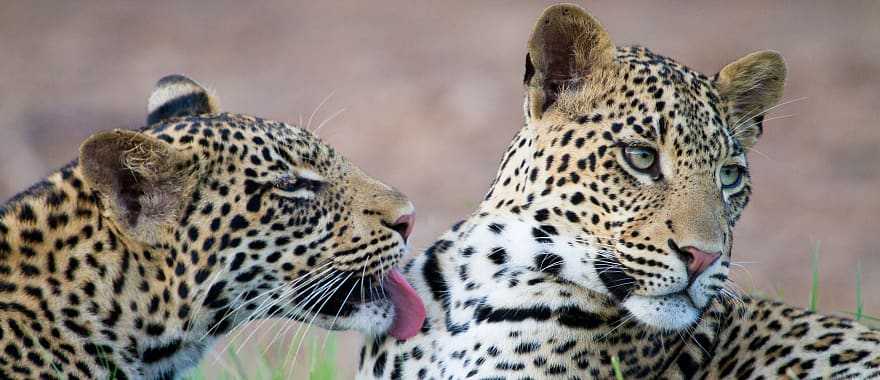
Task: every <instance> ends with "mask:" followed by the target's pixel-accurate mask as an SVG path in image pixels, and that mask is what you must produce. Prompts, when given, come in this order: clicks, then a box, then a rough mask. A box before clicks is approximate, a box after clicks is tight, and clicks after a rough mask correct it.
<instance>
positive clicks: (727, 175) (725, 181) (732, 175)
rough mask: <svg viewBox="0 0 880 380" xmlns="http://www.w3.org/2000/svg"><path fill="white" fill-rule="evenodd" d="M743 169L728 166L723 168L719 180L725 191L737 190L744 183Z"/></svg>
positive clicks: (736, 166) (737, 166)
mask: <svg viewBox="0 0 880 380" xmlns="http://www.w3.org/2000/svg"><path fill="white" fill-rule="evenodd" d="M742 176H743V168H742V167H741V166H739V165H726V166H724V167H722V168H721V172H720V173H719V174H718V179H719V181H720V182H721V188H722V189H724V190H731V189H735V188H736V187H737V186H739V184H740V183H741V182H742Z"/></svg>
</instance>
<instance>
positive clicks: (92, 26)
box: [0, 1, 880, 377]
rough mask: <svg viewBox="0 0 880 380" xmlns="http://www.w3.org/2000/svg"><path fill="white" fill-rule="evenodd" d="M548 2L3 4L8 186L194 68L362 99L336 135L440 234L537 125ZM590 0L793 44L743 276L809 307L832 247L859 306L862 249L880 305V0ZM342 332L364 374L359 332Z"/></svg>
mask: <svg viewBox="0 0 880 380" xmlns="http://www.w3.org/2000/svg"><path fill="white" fill-rule="evenodd" d="M546 5H547V3H543V2H479V3H477V2H442V3H441V2H436V3H428V2H424V3H414V2H409V1H399V2H386V1H381V2H379V1H370V2H339V3H337V2H323V3H321V2H314V1H300V2H294V1H260V2H240V1H212V2H201V3H196V2H193V3H182V2H181V3H177V2H175V3H160V2H129V3H126V4H117V3H110V2H101V3H98V2H94V3H83V2H54V1H16V2H13V1H2V2H0V49H2V50H0V52H2V57H0V198H2V199H5V198H8V197H9V196H11V195H13V194H14V193H15V192H16V191H17V190H19V189H23V188H24V187H26V186H28V185H29V184H31V183H32V182H34V181H36V180H37V179H39V178H40V177H42V176H44V175H45V174H47V173H48V172H49V171H50V170H52V169H53V168H56V167H58V166H60V165H62V164H64V163H65V162H67V161H69V160H70V159H71V158H73V157H74V156H75V154H76V151H77V147H78V145H79V143H80V142H81V141H82V140H83V139H84V138H85V137H86V136H88V135H89V134H90V133H92V132H94V131H97V130H102V129H110V128H116V127H131V128H134V127H138V126H141V124H142V123H143V120H144V117H145V107H146V99H147V95H148V94H149V91H150V88H151V86H152V85H153V83H154V82H155V81H156V80H157V79H158V78H159V77H161V76H163V75H165V74H169V73H184V74H187V75H190V76H192V77H193V78H195V79H196V80H199V81H201V82H202V83H203V84H205V85H207V86H209V87H210V88H212V89H213V90H215V91H216V94H217V95H218V96H219V98H220V100H221V105H222V107H223V108H224V109H225V110H229V111H236V112H243V113H249V114H255V115H259V116H263V117H267V118H272V119H278V120H282V121H288V122H292V123H299V120H300V118H302V120H304V121H305V120H308V119H309V116H310V115H311V114H312V113H313V111H315V109H316V107H317V106H318V104H319V103H320V102H321V100H322V99H324V98H326V97H328V96H330V95H331V94H332V96H330V97H329V100H328V101H327V102H326V104H324V106H323V108H321V109H320V110H319V111H317V112H316V114H315V116H314V118H313V121H312V126H313V127H314V126H316V125H318V124H320V123H321V122H322V121H324V120H326V119H327V118H329V117H331V116H333V115H334V114H336V113H337V112H339V111H340V110H344V111H343V112H342V113H341V114H339V115H338V117H335V118H334V119H333V120H331V121H329V122H327V123H326V125H324V126H323V128H322V129H321V130H320V131H319V134H320V135H321V136H322V137H323V138H324V139H326V140H327V141H328V142H329V143H331V144H333V145H335V146H337V147H338V148H339V149H340V150H341V151H342V152H344V153H345V154H346V155H348V156H349V157H350V158H351V159H353V160H354V161H355V162H356V163H358V164H359V165H360V166H361V167H363V168H365V169H366V170H367V171H368V172H370V173H372V174H373V175H375V176H377V177H379V178H381V179H383V180H384V181H386V182H387V183H390V184H393V185H395V186H397V187H399V188H400V189H402V190H403V191H404V192H406V193H407V194H409V195H410V196H411V198H412V199H413V200H414V202H415V204H416V206H417V208H418V210H419V211H418V213H419V220H418V223H417V229H416V230H417V231H416V234H415V246H416V247H424V246H425V245H426V244H427V243H428V242H429V241H430V240H431V239H432V238H433V237H435V236H437V235H438V234H439V233H441V232H442V231H443V230H444V229H445V228H446V227H447V226H448V225H449V224H451V223H452V222H453V221H455V220H457V218H460V217H463V216H465V215H466V214H468V213H469V212H470V211H471V210H473V209H474V207H475V206H476V205H477V203H478V201H479V200H480V198H481V197H482V195H483V193H484V191H485V190H486V189H487V187H488V184H489V182H490V180H491V179H492V177H493V174H494V172H495V169H496V165H497V164H498V161H499V158H500V156H501V153H502V151H503V150H504V149H505V147H506V145H507V142H508V140H509V139H510V138H511V137H512V136H513V134H514V133H515V131H516V130H517V129H518V128H519V127H520V125H521V122H522V117H521V88H520V81H521V78H522V71H523V67H522V65H523V57H524V54H525V53H524V46H525V41H526V38H527V37H528V33H529V31H530V28H531V26H532V23H533V21H534V19H535V18H536V17H537V16H538V14H539V13H540V12H541V10H542V9H543V8H544V7H545V6H546ZM584 5H585V6H586V7H587V8H588V9H589V10H590V11H591V12H592V13H593V14H594V15H595V16H596V17H598V18H599V19H600V20H601V21H602V22H603V23H604V25H605V26H606V28H607V29H608V31H609V32H610V34H611V36H612V37H613V38H614V39H615V41H616V42H617V43H618V44H631V43H639V44H642V45H645V46H648V47H650V48H652V49H653V50H654V51H656V52H659V53H662V54H665V55H669V56H672V57H675V58H677V59H679V60H680V61H681V62H683V63H685V64H688V65H689V66H691V67H693V68H696V69H698V70H700V71H702V72H704V73H707V74H714V73H715V72H716V71H717V70H718V69H720V68H721V67H723V65H724V64H726V63H728V62H730V61H733V60H734V59H736V58H738V57H740V56H743V55H745V54H747V53H749V52H751V51H754V50H759V49H774V50H778V51H780V52H782V54H783V55H784V56H785V57H786V59H787V61H788V64H789V70H790V71H789V73H790V74H789V81H788V85H787V89H786V95H785V99H786V100H793V99H799V98H806V99H805V100H801V101H797V102H794V103H792V104H789V105H785V106H783V107H780V108H779V109H778V110H776V111H774V112H772V113H771V114H770V115H769V116H768V120H769V119H773V118H774V117H780V118H779V119H776V120H769V121H768V122H767V123H766V124H765V131H766V132H765V135H764V137H763V140H762V141H761V142H760V143H759V144H758V146H757V149H758V150H760V152H761V153H759V154H753V155H752V156H751V160H752V173H753V175H754V183H755V195H754V197H753V200H752V203H751V206H750V207H749V209H748V210H747V211H746V213H745V216H744V218H743V220H742V221H741V222H740V224H739V227H738V229H737V233H736V239H737V240H736V241H737V243H736V245H735V250H734V257H735V259H736V260H737V261H740V262H743V263H744V264H743V265H745V268H747V270H748V271H744V270H736V272H737V276H736V278H737V279H738V281H739V283H740V284H741V285H742V287H743V288H745V289H759V290H760V291H762V292H764V293H765V294H771V295H774V296H777V295H782V297H783V298H784V299H785V300H787V301H788V302H790V303H794V304H798V305H802V306H805V305H806V304H807V302H808V298H809V297H808V294H809V284H810V279H811V274H810V256H811V251H812V250H813V249H815V248H816V247H817V245H820V248H819V250H820V256H819V257H820V259H819V266H820V277H819V279H820V285H821V293H820V297H819V302H820V309H822V310H825V311H852V310H854V309H855V304H856V302H855V286H856V284H855V283H856V280H855V277H856V276H855V273H856V267H857V263H859V262H861V267H862V272H863V276H862V277H863V279H862V283H863V288H864V304H865V309H866V311H867V312H868V313H875V314H878V313H880V292H877V291H876V290H877V289H880V248H878V237H880V236H878V235H880V234H878V232H880V227H878V225H880V223H878V214H880V195H878V194H877V191H878V190H880V116H878V115H880V111H878V106H880V102H878V99H880V86H878V84H880V83H878V79H877V78H880V2H876V1H864V2H858V1H846V2H811V1H806V2H805V1H797V2H794V1H792V2H765V1H737V2H713V3H711V4H704V3H686V2H644V3H635V2H633V3H630V2H627V3H621V2H613V3H612V2H603V3H592V2H591V3H586V4H584ZM788 115H792V116H788ZM270 334H271V332H270ZM341 342H342V347H340V353H339V355H340V357H344V358H345V359H344V360H343V361H341V362H340V363H341V364H340V366H341V370H342V373H343V375H344V376H342V377H348V374H349V372H348V371H350V368H351V366H352V365H353V364H354V363H355V359H354V357H353V355H354V354H355V353H356V351H357V344H356V343H352V342H356V339H355V338H353V336H352V335H348V336H345V338H344V339H342V340H341ZM319 343H320V342H319ZM249 344H250V346H251V347H244V348H243V349H242V352H247V351H248V350H252V351H257V350H259V349H260V347H259V346H260V343H253V340H252V341H251V343H249ZM306 345H308V343H306ZM224 360H226V359H220V360H219V362H220V364H222V365H224V366H225V365H226V364H223V361H224ZM227 364H228V363H227ZM217 366H221V365H219V364H218V365H217Z"/></svg>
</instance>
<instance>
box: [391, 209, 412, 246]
mask: <svg viewBox="0 0 880 380" xmlns="http://www.w3.org/2000/svg"><path fill="white" fill-rule="evenodd" d="M415 223H416V214H415V213H414V212H411V213H409V214H404V215H401V216H400V217H399V218H397V220H395V221H394V222H393V223H386V225H387V227H388V228H390V229H392V230H394V231H395V232H397V233H398V234H400V236H401V237H403V241H409V236H410V235H411V234H412V231H413V226H414V225H415Z"/></svg>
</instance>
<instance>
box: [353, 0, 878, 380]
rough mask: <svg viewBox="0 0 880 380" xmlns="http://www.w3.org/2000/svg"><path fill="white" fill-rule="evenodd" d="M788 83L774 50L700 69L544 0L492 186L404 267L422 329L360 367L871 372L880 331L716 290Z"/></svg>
mask: <svg viewBox="0 0 880 380" xmlns="http://www.w3.org/2000/svg"><path fill="white" fill-rule="evenodd" d="M785 76H786V65H785V61H784V59H783V58H782V56H781V55H780V54H779V53H777V52H774V51H759V52H755V53H751V54H748V55H746V56H744V57H742V58H740V59H738V60H736V61H734V62H733V63H730V64H728V65H727V66H725V67H724V68H722V69H721V71H719V72H718V73H717V74H715V75H713V76H707V75H704V74H701V73H700V72H697V71H695V70H693V69H691V68H688V67H686V66H684V65H682V64H680V63H678V62H677V61H675V60H673V59H671V58H668V57H665V56H663V55H660V54H657V53H654V52H653V51H651V50H649V49H648V48H645V47H640V46H626V47H618V46H616V45H615V44H614V43H613V42H612V40H611V38H610V37H609V35H608V33H607V32H606V31H605V29H604V28H603V27H602V26H601V24H600V23H599V22H598V20H596V19H595V18H594V17H593V16H592V15H590V14H589V13H588V12H587V11H586V10H584V9H583V8H581V7H580V6H577V5H570V4H558V5H553V6H551V7H549V8H547V9H546V10H545V11H544V12H543V14H541V15H540V17H539V18H538V20H537V22H536V24H535V26H534V29H533V30H532V32H531V35H530V37H529V40H528V43H527V54H526V59H525V75H524V90H525V96H524V98H525V100H524V104H523V111H524V120H525V122H524V126H522V128H521V129H520V130H519V132H518V133H517V134H516V135H515V137H514V138H513V140H512V142H511V143H510V145H509V147H508V148H507V150H506V152H505V153H504V154H503V156H502V159H501V163H500V168H499V170H498V172H497V175H496V176H495V178H494V181H493V182H492V185H491V187H490V188H489V190H488V192H487V193H486V195H485V197H484V199H483V200H482V202H481V203H480V204H479V206H478V208H477V210H476V211H475V212H474V213H473V214H471V215H470V216H469V217H467V218H466V219H464V220H462V221H460V222H458V223H455V224H454V225H453V226H452V227H451V228H450V229H449V230H448V231H446V232H445V233H443V234H442V235H441V236H440V237H439V239H437V240H436V241H434V242H433V244H430V246H429V247H428V248H427V249H426V250H425V251H424V252H422V253H421V254H420V255H417V256H416V257H415V258H414V259H413V260H412V261H410V262H409V263H408V264H406V265H405V267H404V276H406V277H407V278H408V279H409V280H410V282H411V283H412V284H413V285H414V287H415V288H416V290H417V291H418V293H419V294H420V295H421V296H422V298H423V299H424V301H425V304H426V308H427V318H426V320H425V323H424V325H423V326H422V328H421V330H420V331H419V333H418V334H417V335H416V336H414V337H412V338H410V339H407V340H401V339H396V338H394V337H389V336H387V335H385V336H378V337H375V338H371V339H367V340H366V341H365V343H364V345H363V346H362V349H361V352H360V360H359V363H358V373H357V377H358V378H360V379H438V380H439V379H444V380H445V379H614V378H617V379H620V378H624V379H641V378H650V379H721V378H736V379H803V378H809V379H854V378H858V379H867V378H878V377H880V332H878V331H875V330H872V329H870V328H868V327H866V326H864V325H862V324H860V323H859V322H856V321H854V320H851V319H848V318H844V317H838V316H832V315H824V314H820V313H817V312H813V311H810V310H806V309H802V308H798V307H794V306H790V305H786V304H784V303H780V302H777V301H773V300H769V299H765V298H761V297H757V296H749V295H743V294H740V293H743V292H738V293H734V292H732V290H731V289H732V288H731V287H730V286H729V285H730V280H729V279H728V277H729V275H730V265H731V257H732V256H731V254H732V248H733V239H732V231H733V228H734V226H735V224H736V222H737V220H738V219H739V217H740V215H741V214H742V212H743V210H744V208H745V206H746V205H747V203H748V201H749V197H750V195H751V190H752V182H751V178H750V175H749V170H748V168H749V166H748V165H749V164H748V160H747V154H748V153H749V151H750V150H751V149H752V147H753V146H754V145H755V144H756V143H757V141H758V139H759V137H760V136H761V135H762V132H763V115H764V114H765V113H766V111H768V110H770V109H771V108H772V107H773V106H774V105H775V104H778V103H779V101H780V98H781V96H782V92H783V87H784V82H785Z"/></svg>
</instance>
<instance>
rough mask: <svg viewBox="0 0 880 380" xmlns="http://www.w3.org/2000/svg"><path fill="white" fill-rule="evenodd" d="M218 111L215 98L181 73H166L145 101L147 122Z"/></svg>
mask: <svg viewBox="0 0 880 380" xmlns="http://www.w3.org/2000/svg"><path fill="white" fill-rule="evenodd" d="M218 111H219V107H218V106H217V99H215V98H214V97H213V96H211V94H209V93H208V90H206V89H205V88H204V87H202V86H201V85H199V84H198V83H196V81H194V80H192V79H189V78H187V77H185V76H183V75H178V74H174V75H168V76H166V77H163V78H162V79H159V81H158V82H156V86H154V87H153V92H152V93H151V94H150V99H149V100H148V101H147V124H155V123H158V122H160V121H163V120H168V119H170V118H173V117H181V116H193V115H201V114H209V113H217V112H218Z"/></svg>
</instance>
